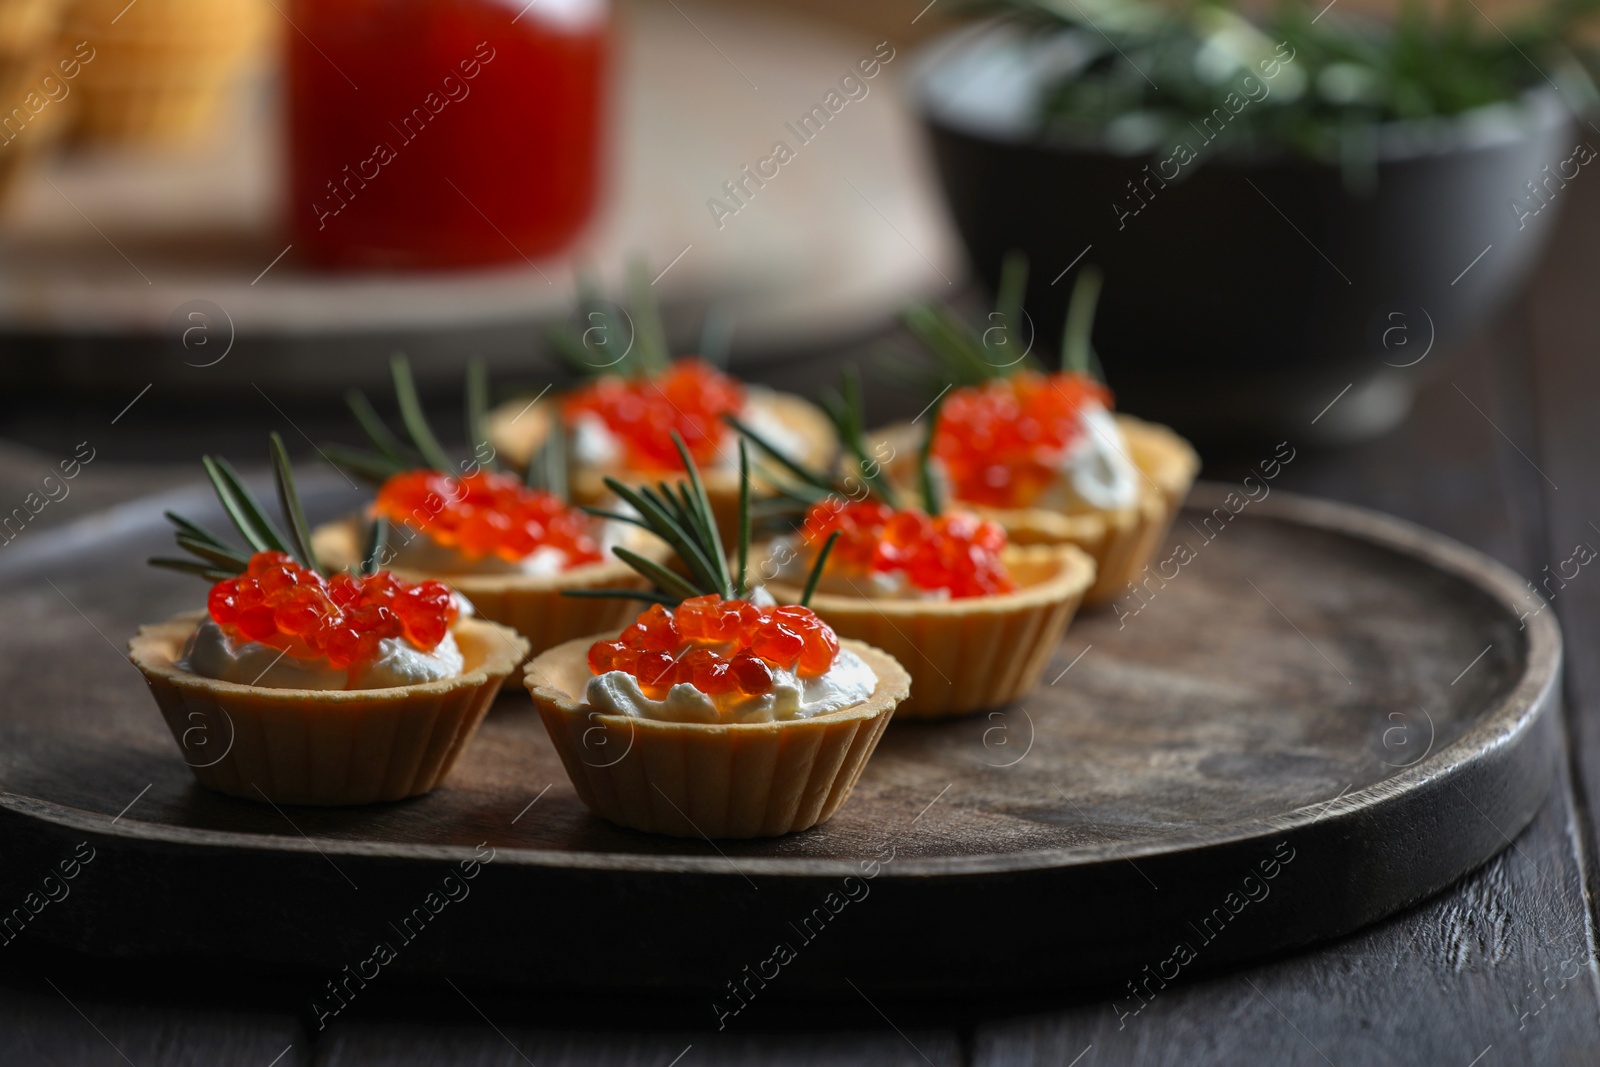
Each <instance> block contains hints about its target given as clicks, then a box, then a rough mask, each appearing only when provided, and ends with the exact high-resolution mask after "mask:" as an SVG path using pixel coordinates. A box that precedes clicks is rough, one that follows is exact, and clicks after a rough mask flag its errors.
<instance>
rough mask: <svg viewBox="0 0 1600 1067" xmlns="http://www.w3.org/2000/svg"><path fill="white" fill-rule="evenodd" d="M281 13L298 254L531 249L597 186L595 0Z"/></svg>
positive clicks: (603, 21)
mask: <svg viewBox="0 0 1600 1067" xmlns="http://www.w3.org/2000/svg"><path fill="white" fill-rule="evenodd" d="M524 5H526V6H524ZM289 10H290V14H291V17H292V21H293V22H294V28H293V29H291V30H290V31H289V33H288V35H287V36H288V47H289V61H288V92H289V197H290V203H289V210H290V225H291V229H292V237H291V239H292V240H293V242H294V246H295V251H296V252H297V253H300V254H301V255H303V256H304V257H305V258H306V259H307V260H309V261H311V262H313V263H316V264H319V265H322V266H330V267H357V268H378V269H429V268H438V267H467V266H476V265H482V264H492V263H502V262H508V261H511V262H520V261H522V260H524V259H528V260H531V259H536V258H538V257H539V256H543V255H547V254H549V253H552V252H555V251H558V250H559V249H561V248H562V247H563V246H564V245H566V244H567V243H568V242H570V241H571V240H572V239H573V237H575V236H576V235H577V233H578V232H579V230H581V229H582V228H583V225H584V223H585V222H586V221H587V220H588V218H589V216H590V214H591V212H592V211H593V209H594V205H595V200H596V197H597V193H598V186H599V165H600V158H599V157H600V151H601V137H602V131H601V115H602V110H603V105H604V100H603V96H604V92H603V90H604V81H605V66H606V57H607V52H608V41H609V36H610V13H609V10H608V7H607V4H606V0H533V2H532V3H528V2H527V0H292V2H291V3H290V5H289ZM296 31H298V32H296Z"/></svg>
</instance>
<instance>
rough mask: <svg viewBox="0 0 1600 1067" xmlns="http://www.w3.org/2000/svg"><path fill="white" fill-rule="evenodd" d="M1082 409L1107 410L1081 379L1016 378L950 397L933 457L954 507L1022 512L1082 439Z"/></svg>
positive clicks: (1102, 397)
mask: <svg viewBox="0 0 1600 1067" xmlns="http://www.w3.org/2000/svg"><path fill="white" fill-rule="evenodd" d="M1088 404H1099V405H1101V406H1103V407H1106V408H1109V407H1111V392H1110V390H1108V389H1107V388H1106V387H1105V386H1103V385H1101V384H1100V383H1099V382H1097V381H1095V380H1094V379H1093V378H1090V377H1089V376H1088V375H1085V374H1076V373H1062V374H1040V373H1038V372H1037V371H1019V372H1018V373H1016V374H1012V375H1010V376H1009V377H1005V378H996V379H993V380H991V381H988V382H985V383H984V384H982V385H973V386H965V387H963V388H960V389H953V390H951V392H950V395H949V396H947V397H946V398H945V401H944V406H943V407H942V408H941V409H940V414H939V427H938V430H937V432H936V433H935V435H934V441H933V454H934V455H935V456H937V457H938V458H939V460H940V462H941V463H943V465H944V469H945V473H946V474H947V475H948V476H949V479H950V484H951V486H952V488H953V489H954V490H955V496H956V498H957V499H959V500H967V501H971V502H972V503H974V504H984V505H987V506H989V507H996V508H1019V507H1027V506H1029V505H1030V504H1032V503H1033V502H1034V501H1035V500H1037V499H1038V498H1039V495H1040V494H1041V493H1042V492H1044V490H1045V489H1047V488H1048V487H1049V486H1050V485H1051V484H1052V483H1053V482H1055V481H1056V480H1057V479H1058V478H1059V477H1060V468H1059V465H1060V461H1061V455H1062V453H1063V452H1065V451H1066V450H1067V448H1068V447H1070V446H1071V445H1072V444H1073V442H1074V441H1076V440H1077V439H1078V438H1079V437H1080V436H1081V435H1082V434H1083V433H1084V432H1085V430H1084V426H1083V419H1082V411H1083V408H1084V406H1085V405H1088Z"/></svg>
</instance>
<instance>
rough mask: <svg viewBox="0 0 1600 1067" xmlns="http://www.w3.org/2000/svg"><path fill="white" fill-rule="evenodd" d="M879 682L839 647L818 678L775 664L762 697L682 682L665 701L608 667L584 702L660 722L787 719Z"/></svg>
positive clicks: (837, 705) (858, 695) (843, 703)
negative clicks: (708, 690) (705, 689)
mask: <svg viewBox="0 0 1600 1067" xmlns="http://www.w3.org/2000/svg"><path fill="white" fill-rule="evenodd" d="M877 685H878V676H877V675H876V674H874V673H872V668H871V667H868V666H867V665H866V663H865V662H863V661H862V659H861V657H860V656H857V655H856V654H855V653H853V652H851V651H850V650H848V649H840V650H839V654H838V655H837V656H836V657H834V661H833V666H832V667H830V668H829V669H828V672H827V673H826V674H823V675H820V676H818V677H816V678H802V677H800V676H799V675H797V674H796V673H795V672H794V671H788V670H783V669H781V668H777V667H774V668H772V688H771V689H769V690H768V691H767V692H765V693H762V694H760V695H759V696H747V695H746V694H744V693H740V692H737V691H735V692H732V693H725V694H719V695H717V696H711V695H709V694H706V693H702V692H701V691H700V690H698V689H696V688H695V687H694V686H692V685H689V684H688V683H686V682H681V683H679V684H678V685H675V686H673V687H672V688H671V689H669V690H667V695H666V697H665V698H664V699H661V700H651V699H650V698H649V697H647V696H645V695H644V691H643V690H642V689H640V687H639V680H638V679H637V678H635V677H634V676H633V675H631V674H628V673H626V672H624V671H610V672H608V673H606V674H601V675H597V676H595V677H593V678H591V679H589V684H588V687H587V688H586V689H585V690H584V700H585V701H586V702H587V703H588V704H589V706H590V707H592V708H594V709H595V710H596V711H599V712H601V713H603V714H607V715H633V716H637V717H638V718H641V719H657V720H660V721H662V722H707V723H716V722H721V723H730V722H783V721H787V720H791V719H809V718H811V717H812V716H815V715H823V714H826V713H827V712H830V711H838V710H840V709H841V708H849V707H854V706H855V705H857V704H860V703H861V702H862V701H864V700H866V699H867V698H868V697H870V696H871V695H872V691H873V690H874V689H875V688H877Z"/></svg>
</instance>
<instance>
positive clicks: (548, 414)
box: [489, 386, 838, 541]
mask: <svg viewBox="0 0 1600 1067" xmlns="http://www.w3.org/2000/svg"><path fill="white" fill-rule="evenodd" d="M746 396H747V397H748V400H747V402H746V410H747V411H748V410H749V409H750V408H761V409H764V414H765V415H766V416H767V417H769V418H771V419H774V420H776V421H778V422H781V423H782V424H783V425H784V426H785V427H787V428H788V429H789V430H790V431H791V432H792V433H794V435H795V436H796V437H797V438H798V439H799V440H800V441H802V442H804V447H803V448H802V449H801V453H802V454H801V455H800V456H799V457H798V459H799V461H800V463H802V464H803V465H806V466H809V467H812V468H815V469H818V470H826V469H828V468H829V467H830V466H831V465H832V463H833V458H834V454H835V452H837V450H838V446H837V443H836V442H837V439H836V438H835V436H834V431H833V423H832V422H830V421H829V420H828V416H827V414H826V413H825V412H823V410H822V409H821V408H819V407H817V406H816V405H815V404H813V403H811V402H810V401H809V400H804V399H802V398H800V397H798V396H794V395H793V394H790V393H780V392H777V391H776V390H772V389H762V388H760V387H757V386H750V387H747V392H746ZM560 410H561V407H560V401H559V400H542V401H539V402H537V403H535V404H534V405H533V406H532V407H531V408H530V407H528V405H527V404H525V403H521V402H518V401H513V402H511V403H509V404H504V405H502V406H500V407H498V408H496V409H494V410H493V411H491V412H490V413H489V441H490V443H491V444H492V445H493V446H494V448H495V450H496V452H497V453H498V454H500V455H503V456H505V457H506V458H507V459H509V460H510V461H511V463H512V464H513V465H519V466H520V465H523V464H526V463H527V461H528V457H529V456H532V455H533V454H534V453H535V452H537V451H538V450H539V449H540V448H542V447H544V440H545V436H546V435H547V434H548V433H549V432H550V427H551V424H552V422H553V421H554V419H555V417H556V415H557V413H558V412H559V411H560ZM733 440H734V438H733V437H732V436H730V437H729V441H730V445H729V447H730V449H731V448H732V447H734V446H733V444H732V442H733ZM760 458H761V456H760V453H759V451H757V450H756V449H755V448H754V447H752V448H751V449H750V459H751V462H752V467H753V466H754V464H755V462H756V461H757V460H759V459H760ZM608 475H609V476H612V477H615V478H617V479H618V480H619V481H621V482H623V483H624V484H626V485H655V484H656V483H657V482H663V481H664V482H667V483H668V484H672V483H676V482H680V481H682V480H683V479H684V477H685V475H684V472H683V471H681V470H657V471H645V470H603V469H601V468H598V467H587V466H578V465H576V463H574V465H573V466H572V468H571V471H570V474H569V477H570V488H571V493H572V500H573V502H574V503H576V504H586V505H590V506H594V505H599V504H602V503H604V502H606V501H608V500H609V499H610V498H611V494H610V492H609V490H607V489H606V486H605V479H606V477H607V476H608ZM700 478H701V480H702V481H703V482H704V483H705V487H706V497H707V498H708V499H709V500H710V501H711V511H712V513H713V514H714V515H715V516H716V519H717V530H718V532H719V533H720V534H721V535H722V538H723V540H724V541H731V540H732V539H733V538H735V537H737V536H738V531H739V525H738V523H739V468H738V464H737V457H736V456H735V462H733V463H730V464H727V465H725V466H714V467H713V466H710V465H704V466H702V467H701V470H700ZM750 488H751V496H752V498H757V497H761V496H764V495H770V490H768V489H766V488H765V487H764V482H763V479H762V478H761V477H760V475H759V474H757V473H755V472H754V471H752V474H751V480H750Z"/></svg>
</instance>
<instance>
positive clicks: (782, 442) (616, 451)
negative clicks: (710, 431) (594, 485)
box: [570, 392, 807, 470]
mask: <svg viewBox="0 0 1600 1067" xmlns="http://www.w3.org/2000/svg"><path fill="white" fill-rule="evenodd" d="M739 420H740V421H741V422H743V423H744V424H745V425H746V426H748V427H750V429H752V430H754V431H755V432H756V433H758V434H760V435H761V438H762V440H764V441H766V442H767V443H769V444H770V445H772V447H773V448H776V449H777V450H778V451H779V452H782V453H783V454H784V455H785V456H788V457H789V458H790V459H792V460H796V461H798V462H804V461H805V460H806V458H807V457H806V456H805V440H804V439H803V438H802V437H801V436H800V435H799V434H797V433H795V431H794V430H792V429H790V428H789V427H788V426H787V425H786V424H785V423H784V421H783V420H782V419H780V418H779V417H778V416H777V414H776V413H775V412H774V411H773V410H772V407H771V405H769V404H767V403H766V402H765V401H764V400H763V398H762V396H761V394H760V393H759V392H756V393H754V394H753V395H752V396H751V397H750V398H749V400H748V401H747V402H746V403H745V406H744V410H743V411H741V412H739ZM570 433H571V444H570V448H571V452H572V456H573V458H574V459H575V460H577V462H578V463H579V464H580V465H582V466H586V467H600V468H613V469H614V468H616V467H617V466H619V465H620V464H621V463H622V461H623V455H624V453H623V444H622V439H621V438H620V437H618V436H617V435H616V434H614V433H612V432H611V428H610V427H608V426H607V425H606V424H605V421H604V420H603V419H601V418H600V417H599V416H598V415H595V414H594V413H593V412H584V413H582V414H580V415H578V416H577V418H575V419H573V420H572V424H571V427H570ZM730 440H731V438H730ZM752 451H753V450H752ZM709 466H711V467H714V468H717V469H720V470H737V469H738V467H739V450H738V448H737V447H727V448H723V449H720V450H719V451H718V452H717V456H716V459H715V460H714V461H713V462H712V463H710V464H709Z"/></svg>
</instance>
